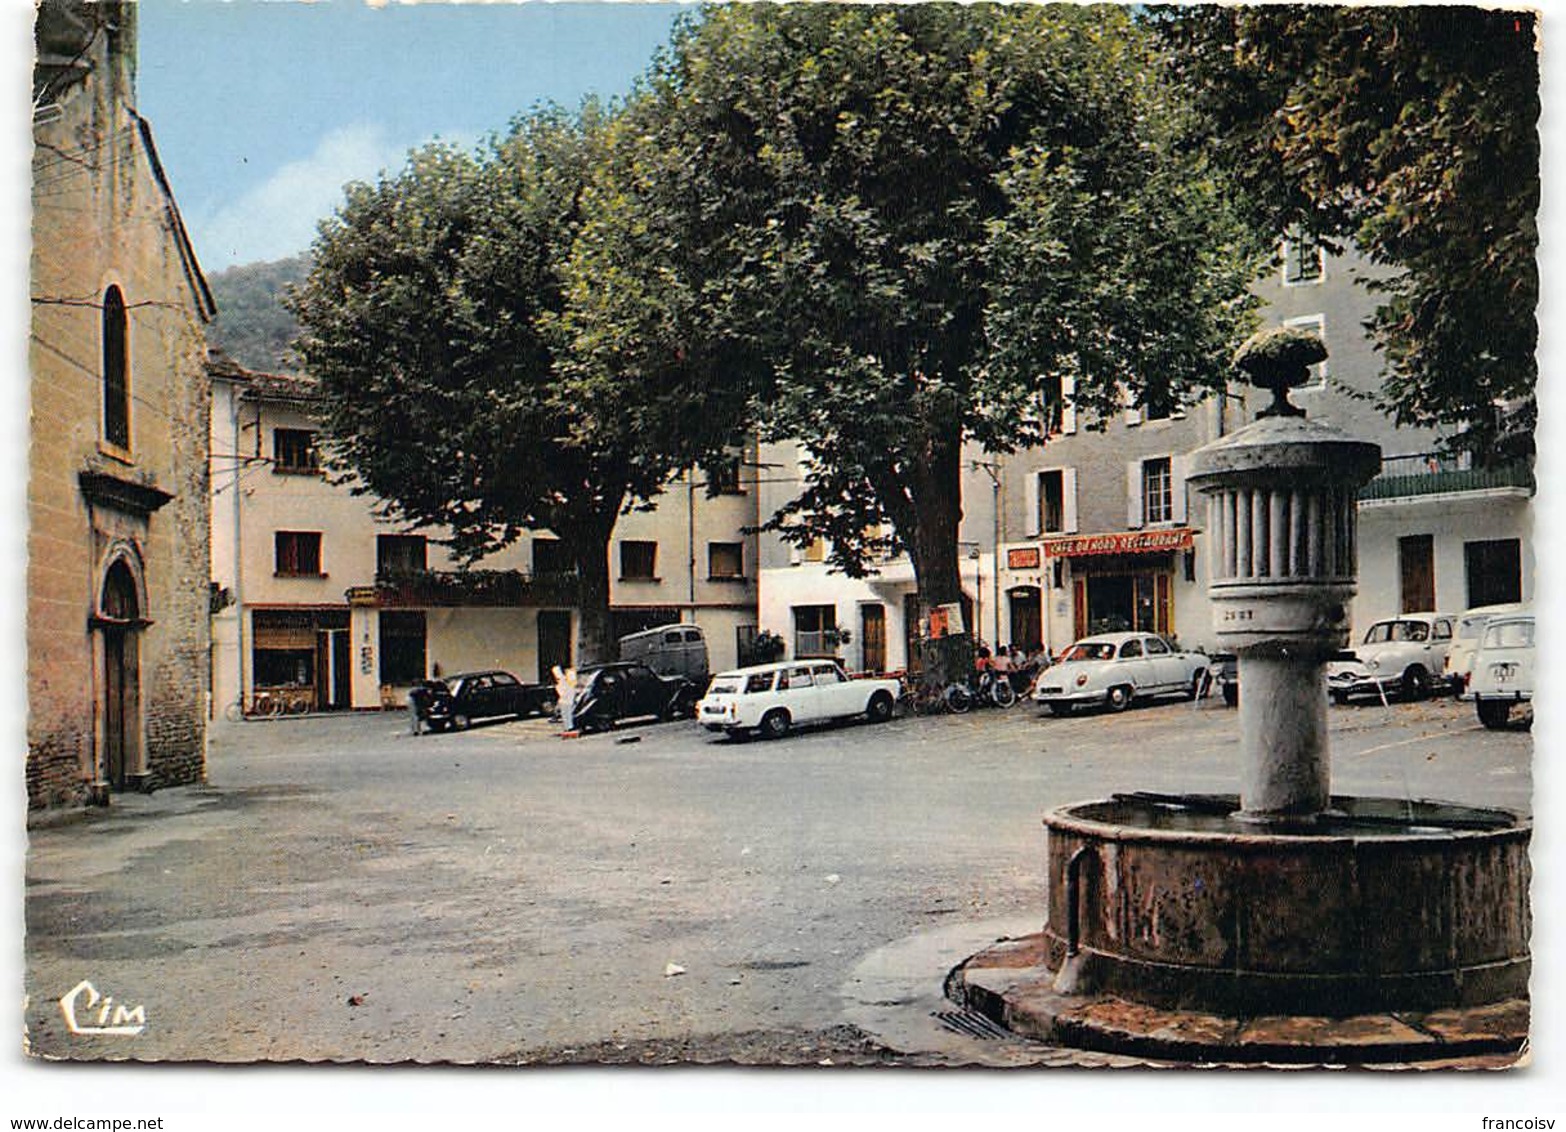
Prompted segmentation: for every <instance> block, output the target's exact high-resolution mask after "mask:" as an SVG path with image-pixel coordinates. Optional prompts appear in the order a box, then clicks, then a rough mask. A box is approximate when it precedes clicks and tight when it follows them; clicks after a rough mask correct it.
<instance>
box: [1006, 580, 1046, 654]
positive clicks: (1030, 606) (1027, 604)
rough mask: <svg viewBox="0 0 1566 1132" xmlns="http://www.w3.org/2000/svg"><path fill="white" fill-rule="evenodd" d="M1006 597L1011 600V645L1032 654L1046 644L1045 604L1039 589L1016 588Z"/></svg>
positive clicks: (1030, 587) (1033, 587) (1035, 587)
mask: <svg viewBox="0 0 1566 1132" xmlns="http://www.w3.org/2000/svg"><path fill="white" fill-rule="evenodd" d="M1006 596H1007V597H1008V598H1010V599H1011V637H1010V643H1011V644H1012V645H1014V646H1015V647H1017V648H1019V649H1022V650H1023V651H1024V652H1032V651H1033V650H1034V649H1036V648H1038V647H1039V646H1040V645H1042V644H1043V643H1044V603H1043V597H1042V595H1041V594H1040V593H1039V588H1038V587H1037V586H1016V587H1013V588H1012V589H1010V590H1008V591H1007V592H1006ZM1003 643H1004V642H1003Z"/></svg>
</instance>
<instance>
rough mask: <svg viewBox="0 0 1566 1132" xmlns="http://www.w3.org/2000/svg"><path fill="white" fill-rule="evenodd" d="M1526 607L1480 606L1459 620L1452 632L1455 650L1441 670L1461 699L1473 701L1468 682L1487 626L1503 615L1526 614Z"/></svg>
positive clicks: (1454, 692) (1508, 605) (1515, 604)
mask: <svg viewBox="0 0 1566 1132" xmlns="http://www.w3.org/2000/svg"><path fill="white" fill-rule="evenodd" d="M1525 611H1526V607H1525V606H1524V605H1523V604H1522V603H1521V602H1517V601H1514V602H1509V603H1508V604H1506V605H1480V606H1476V607H1475V608H1473V609H1470V610H1467V611H1465V612H1464V613H1463V614H1462V616H1460V617H1458V619H1457V624H1456V626H1455V627H1454V628H1453V629H1452V647H1451V648H1450V649H1448V650H1447V654H1446V663H1445V664H1444V665H1443V666H1442V668H1441V678H1442V679H1443V680H1445V681H1446V682H1447V684H1448V685H1450V686H1451V689H1452V692H1453V694H1455V695H1456V696H1457V698H1458V699H1460V700H1471V699H1473V696H1472V695H1470V694H1469V691H1468V679H1469V676H1470V675H1471V674H1472V672H1473V666H1474V653H1476V652H1478V651H1479V641H1480V639H1481V638H1483V637H1484V627H1485V624H1486V623H1487V622H1488V621H1489V620H1490V618H1492V617H1495V616H1497V615H1499V614H1502V613H1522V612H1525Z"/></svg>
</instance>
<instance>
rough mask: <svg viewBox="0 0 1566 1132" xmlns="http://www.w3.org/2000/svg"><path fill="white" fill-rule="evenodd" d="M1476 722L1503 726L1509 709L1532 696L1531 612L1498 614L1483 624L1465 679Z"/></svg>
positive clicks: (1530, 698)
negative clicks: (1482, 635) (1476, 716)
mask: <svg viewBox="0 0 1566 1132" xmlns="http://www.w3.org/2000/svg"><path fill="white" fill-rule="evenodd" d="M1468 687H1469V690H1470V691H1471V692H1472V694H1473V698H1474V710H1475V711H1476V712H1477V713H1478V716H1479V722H1480V723H1482V724H1484V725H1485V726H1486V727H1488V728H1491V729H1495V728H1501V727H1505V726H1506V723H1507V720H1508V719H1510V718H1511V712H1512V708H1513V707H1514V706H1515V705H1517V704H1522V703H1528V702H1529V701H1531V700H1532V699H1533V614H1532V613H1498V614H1496V615H1495V616H1493V617H1491V618H1490V620H1489V623H1488V624H1486V625H1485V627H1484V637H1483V638H1482V639H1481V641H1480V644H1479V648H1478V651H1476V652H1475V653H1474V662H1473V676H1472V678H1471V679H1470V680H1469V682H1468Z"/></svg>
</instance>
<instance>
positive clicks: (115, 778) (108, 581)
mask: <svg viewBox="0 0 1566 1132" xmlns="http://www.w3.org/2000/svg"><path fill="white" fill-rule="evenodd" d="M100 608H101V610H102V613H103V617H102V622H101V628H100V632H101V634H102V637H103V704H102V713H103V715H102V718H103V751H102V756H101V760H100V764H99V767H100V772H101V773H102V775H103V778H104V781H106V782H107V783H108V784H109V787H110V788H111V789H113V790H124V789H125V784H126V782H127V781H128V779H129V778H130V776H131V775H133V774H136V773H137V772H138V771H139V769H140V766H139V763H140V759H139V755H140V750H139V745H140V740H141V674H140V669H141V665H140V642H139V633H138V629H139V627H140V617H141V603H140V601H139V600H138V598H137V590H136V579H135V578H134V577H133V576H132V574H131V571H130V567H129V566H127V565H126V564H125V562H124V561H123V560H121V561H117V562H115V563H114V565H113V566H110V567H109V572H108V574H107V576H106V577H105V578H104V581H103V599H102V601H101V603H100Z"/></svg>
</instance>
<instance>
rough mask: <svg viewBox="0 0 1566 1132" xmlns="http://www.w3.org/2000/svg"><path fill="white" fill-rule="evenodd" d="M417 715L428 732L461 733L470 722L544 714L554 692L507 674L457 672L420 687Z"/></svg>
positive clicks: (544, 685) (552, 704)
mask: <svg viewBox="0 0 1566 1132" xmlns="http://www.w3.org/2000/svg"><path fill="white" fill-rule="evenodd" d="M421 687H422V688H423V690H424V693H425V695H424V698H423V700H422V703H421V705H420V709H419V716H420V718H421V719H422V720H423V721H424V722H425V723H426V724H428V725H429V727H430V730H432V731H444V730H446V729H447V728H450V729H451V730H453V731H462V730H464V729H466V728H467V727H469V726H470V725H471V724H472V723H473V721H474V720H478V719H499V718H502V717H506V716H512V717H518V718H520V717H522V716H527V715H548V714H549V713H550V712H551V711H553V710H554V707H555V690H554V689H553V688H551V687H549V686H548V685H547V684H524V683H523V682H522V681H521V680H518V679H517V678H516V677H515V676H513V675H511V673H509V672H503V671H501V670H499V669H490V670H489V671H486V672H460V673H457V674H456V675H454V676H447V677H445V678H444V679H442V680H426V681H424V683H423V684H422V685H421Z"/></svg>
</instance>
